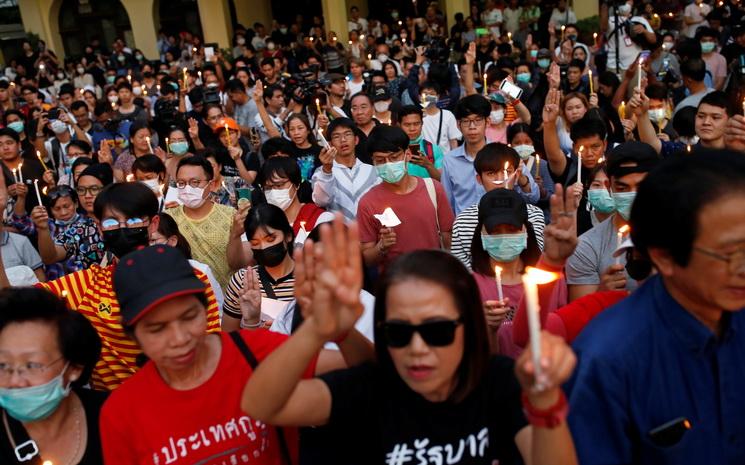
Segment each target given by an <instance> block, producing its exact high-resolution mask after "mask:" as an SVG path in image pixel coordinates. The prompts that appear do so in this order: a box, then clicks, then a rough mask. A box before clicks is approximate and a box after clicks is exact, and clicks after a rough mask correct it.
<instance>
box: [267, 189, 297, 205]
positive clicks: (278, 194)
mask: <svg viewBox="0 0 745 465" xmlns="http://www.w3.org/2000/svg"><path fill="white" fill-rule="evenodd" d="M290 189H291V188H290V187H288V188H287V189H272V190H270V191H266V192H265V193H264V196H265V197H266V201H267V202H268V203H270V204H272V205H274V206H277V207H279V208H281V209H282V210H286V209H287V207H289V206H290V204H291V203H292V200H293V199H294V198H295V196H294V195H293V196H292V197H290Z"/></svg>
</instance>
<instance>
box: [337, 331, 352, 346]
mask: <svg viewBox="0 0 745 465" xmlns="http://www.w3.org/2000/svg"><path fill="white" fill-rule="evenodd" d="M350 332H351V331H347V332H346V333H343V334H341V335H340V336H339V337H337V338H336V339H334V340H333V343H334V344H336V345H339V344H341V343H342V342H344V341H346V340H347V338H348V337H349V333H350Z"/></svg>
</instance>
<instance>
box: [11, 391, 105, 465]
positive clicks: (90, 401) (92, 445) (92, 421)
mask: <svg viewBox="0 0 745 465" xmlns="http://www.w3.org/2000/svg"><path fill="white" fill-rule="evenodd" d="M73 391H74V392H75V394H77V395H78V397H79V398H80V402H81V403H82V404H83V409H84V410H85V421H86V423H87V424H86V428H87V430H88V439H87V441H86V446H85V453H84V455H83V458H82V459H81V460H80V462H78V464H79V465H101V464H102V463H103V453H102V452H101V439H100V435H99V429H98V416H99V413H100V412H101V406H103V403H104V401H105V400H106V398H107V397H108V393H105V392H101V391H92V390H90V389H74V390H73ZM81 427H82V425H81ZM14 439H15V442H16V444H20V443H21V441H19V438H14ZM71 447H72V446H71ZM39 453H40V454H41V458H42V459H44V451H43V450H40V451H39ZM0 463H3V464H13V463H18V460H17V459H16V456H15V453H14V452H13V448H12V447H11V445H10V441H9V440H8V433H7V432H6V430H5V427H3V426H0Z"/></svg>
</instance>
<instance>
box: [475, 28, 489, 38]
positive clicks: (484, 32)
mask: <svg viewBox="0 0 745 465" xmlns="http://www.w3.org/2000/svg"><path fill="white" fill-rule="evenodd" d="M488 34H489V31H488V30H487V29H486V28H485V27H479V28H476V37H478V36H485V35H488Z"/></svg>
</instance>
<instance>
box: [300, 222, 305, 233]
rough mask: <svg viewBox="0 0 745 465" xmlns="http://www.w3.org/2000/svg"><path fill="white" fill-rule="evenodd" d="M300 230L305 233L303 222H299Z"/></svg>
mask: <svg viewBox="0 0 745 465" xmlns="http://www.w3.org/2000/svg"><path fill="white" fill-rule="evenodd" d="M300 229H302V230H303V231H305V221H301V222H300Z"/></svg>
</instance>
